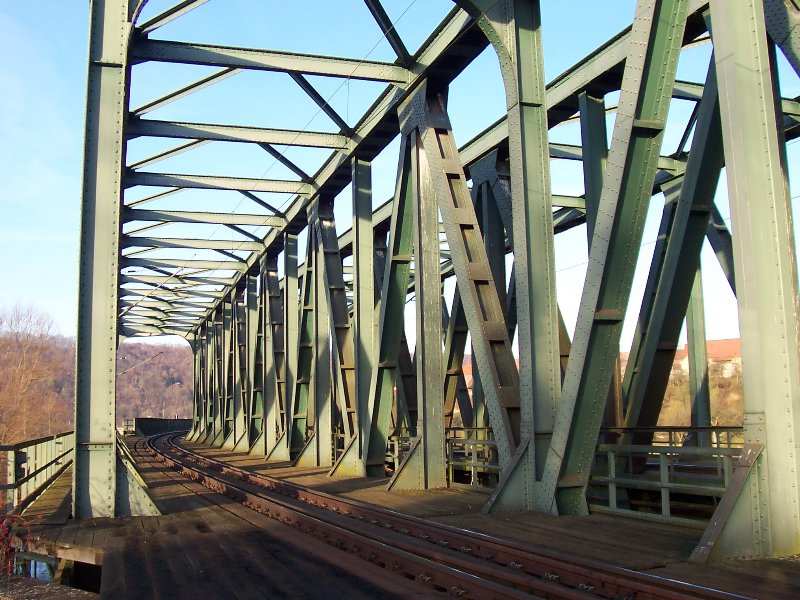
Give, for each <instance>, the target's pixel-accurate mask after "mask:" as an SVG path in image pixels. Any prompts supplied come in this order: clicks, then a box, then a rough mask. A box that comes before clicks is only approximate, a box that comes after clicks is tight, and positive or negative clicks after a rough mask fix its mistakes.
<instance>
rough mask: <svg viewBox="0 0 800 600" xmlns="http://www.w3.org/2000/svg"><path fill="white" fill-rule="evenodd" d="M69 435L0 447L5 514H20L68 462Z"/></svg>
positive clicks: (71, 442)
mask: <svg viewBox="0 0 800 600" xmlns="http://www.w3.org/2000/svg"><path fill="white" fill-rule="evenodd" d="M74 447H75V436H74V434H73V432H71V431H67V432H62V433H58V434H55V435H48V436H44V437H40V438H36V439H33V440H25V441H22V442H17V443H15V444H4V445H2V446H0V453H4V454H5V457H4V458H5V461H4V462H5V473H0V477H2V481H3V482H2V483H0V492H2V493H3V494H4V495H5V511H6V513H11V512H14V511H15V510H16V511H18V510H22V508H24V506H26V505H27V504H28V503H29V502H30V501H32V500H33V499H34V498H35V497H36V496H37V495H38V494H39V493H40V492H41V491H42V490H43V489H44V488H45V487H47V486H48V485H49V484H50V483H51V482H52V481H53V480H54V479H55V478H56V477H57V476H58V475H59V474H60V473H61V472H63V470H64V469H66V468H67V467H68V466H69V464H70V463H71V462H72V454H73V451H74Z"/></svg>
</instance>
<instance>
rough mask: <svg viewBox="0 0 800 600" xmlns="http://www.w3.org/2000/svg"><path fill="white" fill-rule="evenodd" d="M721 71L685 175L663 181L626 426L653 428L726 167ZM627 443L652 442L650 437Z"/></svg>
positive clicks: (706, 94)
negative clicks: (663, 201)
mask: <svg viewBox="0 0 800 600" xmlns="http://www.w3.org/2000/svg"><path fill="white" fill-rule="evenodd" d="M721 135H722V134H721V130H720V121H719V101H718V94H717V83H716V75H715V73H714V71H713V69H712V70H711V71H710V72H709V74H708V77H707V80H706V85H705V88H704V91H703V98H702V99H701V101H700V106H699V109H698V112H697V125H696V129H695V133H694V138H693V140H692V146H691V149H690V152H689V160H688V161H687V165H686V173H685V177H683V178H682V180H680V179H678V180H675V181H673V182H671V183H670V184H668V185H667V186H665V189H664V194H665V196H666V199H667V202H666V204H665V206H664V214H663V216H662V223H661V228H660V230H659V242H658V243H657V245H656V249H655V251H654V253H653V262H652V263H651V266H650V273H649V275H648V281H647V284H646V287H645V296H644V300H643V301H642V308H641V311H640V313H639V323H638V325H637V330H636V332H635V334H634V343H633V346H632V347H631V353H630V357H629V359H628V365H630V366H631V367H632V368H629V369H626V372H625V379H624V381H623V398H624V404H625V408H626V414H625V425H626V426H628V427H654V426H655V425H656V424H657V422H658V415H659V414H660V412H661V405H662V402H663V398H664V393H665V391H666V387H667V384H668V382H669V376H670V372H671V370H672V365H673V362H674V359H675V350H676V349H677V346H678V337H679V335H680V331H681V326H682V324H683V319H684V316H685V315H686V310H687V308H688V305H689V298H690V295H691V291H692V287H693V286H694V280H695V274H696V273H697V269H698V267H699V265H700V250H701V249H702V246H703V241H704V238H705V236H706V234H707V232H708V229H709V218H710V216H711V212H712V206H713V202H714V195H715V193H716V189H717V181H718V180H719V172H720V169H721V168H722V164H723V153H722V144H721ZM621 442H622V443H625V444H630V443H636V444H650V443H651V442H652V434H642V435H641V436H635V437H630V436H625V437H624V438H623V439H622V440H621Z"/></svg>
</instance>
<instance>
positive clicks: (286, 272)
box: [267, 232, 300, 461]
mask: <svg viewBox="0 0 800 600" xmlns="http://www.w3.org/2000/svg"><path fill="white" fill-rule="evenodd" d="M299 302H300V299H299V290H298V287H297V233H296V232H286V233H284V235H283V348H284V352H285V354H284V362H285V381H284V384H283V409H284V412H283V414H282V415H281V416H282V418H283V422H282V424H281V437H279V439H278V441H277V443H276V445H275V447H274V448H270V449H269V450H268V454H267V458H268V459H272V460H275V461H285V460H289V448H290V445H289V444H290V437H291V430H292V407H293V406H294V395H295V384H296V378H297V339H298V333H297V329H298V322H299Z"/></svg>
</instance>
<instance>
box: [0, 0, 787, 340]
mask: <svg viewBox="0 0 800 600" xmlns="http://www.w3.org/2000/svg"><path fill="white" fill-rule="evenodd" d="M171 4H174V2H168V1H162V0H152V2H151V4H150V6H149V8H148V11H149V13H150V14H153V13H157V12H159V11H160V10H161V9H163V8H165V7H166V6H169V5H171ZM384 4H385V7H386V10H387V12H388V13H389V14H390V16H392V17H393V18H394V19H395V20H396V22H397V28H398V30H399V32H400V33H401V35H402V36H403V38H404V40H405V42H406V44H407V45H408V46H409V47H410V49H411V50H412V51H413V49H415V48H416V46H417V45H418V44H419V43H421V42H422V41H423V40H424V38H425V37H426V36H427V34H428V32H429V30H430V24H432V23H433V22H434V21H435V20H438V19H439V18H441V16H442V15H443V14H445V13H446V12H447V11H448V10H449V9H450V7H451V6H452V4H451V3H450V2H449V1H447V0H436V1H434V0H396V1H394V0H387V1H385V2H384ZM634 5H635V2H634V1H633V0H610V1H608V2H601V3H598V2H594V1H589V0H571V1H561V2H543V22H544V27H545V28H544V44H545V71H546V76H547V79H548V81H549V80H550V79H552V78H553V77H555V76H556V75H558V74H559V73H560V72H562V71H563V70H565V69H566V68H568V67H569V66H570V65H571V64H573V63H574V62H575V61H577V60H578V59H579V58H581V57H582V56H583V55H585V54H586V53H588V52H589V51H591V50H592V49H594V48H595V47H597V46H598V45H599V44H601V43H602V42H604V41H605V40H606V39H608V38H609V37H611V36H612V35H613V34H615V33H616V32H617V31H619V30H620V29H622V28H623V27H624V26H625V25H626V24H628V23H629V22H630V19H631V17H632V14H633V8H634ZM254 6H257V7H258V8H254ZM334 6H335V7H336V9H334ZM343 14H347V15H348V18H344V17H343ZM236 15H239V18H238V19H237V16H236ZM298 15H302V19H298V18H297V16H298ZM87 20H88V1H87V0H73V1H71V2H68V1H65V0H36V1H28V2H23V1H15V0H0V31H2V33H3V35H2V36H0V56H3V57H4V59H3V60H2V61H0V81H2V94H0V181H2V182H3V184H2V188H0V189H2V192H0V209H2V214H3V218H2V219H0V280H1V281H2V282H3V284H2V286H0V306H9V305H13V304H22V305H34V306H36V307H37V308H38V309H40V310H41V311H42V312H45V313H47V314H49V315H51V316H52V317H53V319H54V323H55V329H56V331H58V332H59V333H62V334H65V335H74V331H75V320H76V314H77V309H76V296H77V264H78V237H79V226H80V224H79V223H80V222H79V210H80V188H81V153H82V145H83V117H84V97H85V88H86V82H85V77H86V47H87V31H88V22H87ZM234 31H235V32H236V33H234ZM161 35H163V36H164V37H167V38H173V39H183V40H191V41H205V42H208V43H218V44H241V45H253V46H261V47H269V48H277V49H282V50H289V51H300V52H318V53H332V54H339V55H343V56H351V57H358V58H369V59H372V60H392V58H393V55H392V51H391V49H390V48H389V46H388V44H387V43H386V42H385V40H381V34H380V31H379V29H378V28H377V26H376V25H375V24H374V22H373V21H372V20H371V17H370V15H369V13H368V12H367V10H366V9H365V7H364V4H363V2H361V0H346V1H345V0H338V1H337V2H335V3H334V2H322V1H317V0H303V1H302V2H292V3H288V2H279V1H270V2H263V3H262V4H259V5H256V4H254V3H253V2H252V1H250V0H210V1H209V2H208V3H206V4H205V5H203V6H201V7H200V8H198V9H196V10H195V11H193V12H191V13H189V14H188V15H187V16H186V17H183V18H181V19H179V20H177V21H175V22H174V23H173V24H170V25H168V26H167V27H164V28H163V29H162V30H159V31H158V32H157V34H156V35H154V37H159V36H161ZM708 55H709V47H708V46H706V47H701V48H698V49H695V50H692V51H690V52H689V53H686V57H685V58H683V59H682V62H681V65H680V70H679V78H684V79H694V80H701V79H702V76H703V74H704V73H705V69H706V67H707V64H708ZM12 57H13V58H12ZM782 66H783V73H784V74H786V73H787V71H786V69H785V65H784V64H783V62H782ZM206 72H208V70H205V71H204V70H203V68H202V67H193V68H180V67H177V68H176V67H174V66H163V65H145V66H142V67H137V68H136V69H135V71H134V78H135V81H136V82H137V84H136V86H135V87H134V89H133V91H132V94H131V98H132V102H131V105H132V107H136V106H138V105H139V104H141V103H143V102H146V101H147V100H149V99H151V98H155V97H157V96H158V95H159V94H160V93H164V92H167V91H170V90H172V89H174V88H176V87H178V86H179V85H180V83H182V82H188V81H191V80H193V79H195V78H196V77H197V76H202V75H203V74H205V73H206ZM313 81H314V84H315V85H317V86H318V89H319V90H320V93H322V94H323V95H324V96H325V97H326V98H329V97H330V98H331V104H332V105H333V106H334V107H335V108H336V109H337V110H338V111H339V113H340V114H342V115H343V116H345V118H346V120H348V121H349V122H354V121H355V120H356V119H357V118H358V117H359V116H360V114H361V112H362V111H363V109H364V108H365V107H366V106H367V105H368V104H369V100H368V99H367V98H366V97H365V94H369V93H370V91H371V90H373V88H371V87H370V86H374V84H364V83H358V82H351V83H346V84H344V85H343V84H342V82H341V81H340V80H333V79H329V80H325V79H324V78H315V79H314V80H313ZM229 82H230V83H228V82H227V81H226V82H225V83H224V84H219V86H214V87H212V88H209V89H208V90H205V91H203V92H201V93H199V94H197V95H196V97H195V98H192V97H190V98H189V99H187V100H186V101H181V102H185V103H184V104H181V105H180V107H179V108H180V109H181V113H180V118H182V120H190V119H187V118H186V115H187V114H190V115H191V114H193V115H196V116H195V117H194V118H196V119H198V120H199V119H202V118H207V119H210V120H212V121H216V122H222V121H220V120H219V119H217V118H215V114H221V113H220V111H221V110H222V109H220V108H219V107H220V106H223V107H224V110H225V111H228V112H230V111H231V110H233V111H235V112H236V115H237V118H238V117H240V116H241V118H243V119H245V124H251V125H263V126H278V127H293V128H299V129H302V128H308V129H310V130H332V128H331V124H330V122H329V121H327V119H326V117H324V115H319V114H317V113H318V111H317V109H316V107H315V106H314V105H309V102H308V101H307V99H306V98H304V97H303V95H302V93H299V94H298V93H297V91H295V90H293V89H292V88H291V86H287V85H286V82H285V81H281V80H280V79H279V78H278V77H275V74H265V75H264V76H263V77H261V78H260V79H258V80H256V78H255V77H250V76H249V74H244V75H242V76H237V77H236V78H231V79H230V80H229ZM499 82H500V76H499V71H498V68H497V61H496V58H495V57H494V56H493V54H492V53H491V52H487V53H485V54H484V55H482V56H481V57H479V59H478V60H476V61H475V63H474V64H473V65H471V66H470V68H469V69H468V70H467V72H465V73H464V75H463V76H462V77H460V78H459V79H457V80H456V81H455V82H454V84H453V86H452V89H451V96H450V114H451V118H452V121H453V125H454V131H455V134H456V137H457V140H458V142H459V143H463V142H465V141H467V140H468V139H469V138H470V137H472V136H473V135H474V134H476V133H478V132H479V131H481V130H482V129H483V128H484V127H485V126H487V125H489V124H490V123H492V122H493V121H494V120H495V119H496V118H497V117H499V116H500V115H501V113H502V110H503V97H502V93H501V89H500V83H499ZM784 82H785V83H786V85H787V89H786V90H785V91H784V95H792V96H793V95H796V94H798V93H800V90H798V89H797V88H798V86H797V78H796V77H795V76H794V74H791V75H786V76H784ZM376 91H377V88H374V91H372V93H376ZM293 94H294V95H293ZM173 106H174V107H176V108H177V107H178V103H176V104H175V105H173ZM215 107H216V113H215ZM172 110H173V109H172V107H166V108H164V109H160V112H158V114H157V115H156V113H153V116H154V118H165V119H169V118H178V113H177V112H176V113H175V114H174V115H173V113H171V112H170V111H172ZM273 111H279V112H281V113H283V114H284V118H283V119H282V120H281V121H280V122H275V121H272V122H271V121H270V114H272V113H273ZM673 113H674V115H671V119H674V120H676V121H680V120H681V119H685V118H686V116H687V115H688V108H687V107H686V106H684V107H676V108H675V109H674V111H673ZM148 116H150V115H148ZM248 119H250V121H251V122H247V120H248ZM679 135H680V133H679V132H677V129H676V130H675V131H674V132H671V133H670V134H669V137H668V139H667V141H666V142H665V146H666V148H667V150H671V149H670V144H674V143H675V138H676V137H677V136H679ZM553 139H554V140H555V139H557V140H558V141H566V142H571V143H578V142H579V138H578V137H577V128H576V126H571V127H564V128H562V130H561V131H559V132H558V133H555V134H554V138H553ZM244 146H245V145H240V144H228V149H227V151H228V152H229V153H230V154H229V155H228V156H229V159H230V160H229V161H227V163H226V164H225V165H220V167H221V170H227V172H221V173H220V174H229V175H241V176H253V177H259V176H260V177H270V178H275V177H281V176H282V175H283V173H282V171H281V169H283V167H281V166H280V165H277V166H276V165H275V164H274V160H270V161H266V159H265V155H264V154H259V155H258V156H257V157H256V156H255V155H254V154H253V153H252V148H246V147H244ZM153 147H154V146H153V145H152V144H151V145H148V144H147V143H142V142H138V141H137V142H134V143H132V144H131V146H130V149H129V156H130V157H131V158H136V157H138V156H144V155H146V154H148V151H149V150H151V149H152V148H153ZM194 152H196V153H197V154H195V153H194ZM203 152H207V154H206V155H204V154H203ZM292 152H295V153H296V154H295V155H294V156H293V158H295V159H296V160H297V161H298V162H301V163H302V162H303V161H308V164H313V163H314V162H316V161H318V160H319V156H317V155H315V154H314V152H315V151H311V150H292ZM396 152H397V143H396V142H395V143H394V144H392V145H391V146H390V148H389V149H387V151H385V152H384V153H383V154H382V155H381V157H379V158H378V159H377V160H376V161H375V165H374V169H375V200H376V204H377V203H381V202H383V201H384V200H386V199H387V198H388V197H389V196H390V195H391V193H392V188H393V184H394V175H393V173H394V170H395V169H396V160H397V159H396ZM287 155H288V154H287ZM171 160H173V161H175V162H173V163H169V164H168V163H165V170H172V171H173V172H191V169H192V166H193V164H194V167H195V168H197V166H198V165H201V164H208V162H209V161H212V160H216V159H215V157H214V155H213V153H211V152H210V150H208V149H206V148H203V149H200V150H196V151H193V153H186V154H184V155H182V156H181V157H179V158H176V159H171ZM159 166H160V165H159ZM167 166H169V168H168V169H167ZM312 172H313V171H312ZM723 184H724V181H723ZM721 187H722V188H723V189H724V185H723V186H721ZM553 188H554V191H555V192H557V193H580V192H581V191H582V182H581V181H580V168H579V166H578V165H577V164H573V165H565V164H555V163H554V165H553ZM345 193H347V192H345ZM198 197H199V196H198ZM346 203H347V202H346V201H345V202H344V204H346ZM723 204H724V203H723ZM722 210H723V212H724V213H725V214H726V215H727V208H726V207H724V206H723V207H722ZM659 211H660V206H659V202H658V201H657V200H654V202H653V210H652V211H651V213H652V214H651V217H650V219H649V223H648V229H647V231H646V233H645V242H647V243H648V245H646V246H645V249H644V250H643V252H642V259H641V261H640V263H641V265H642V267H641V268H646V267H645V264H646V261H647V258H648V252H647V248H649V249H650V250H652V243H651V241H652V240H654V238H655V228H657V225H658V213H659ZM344 220H345V219H341V221H344ZM559 238H560V239H558V241H557V246H556V247H557V271H558V286H559V295H560V298H559V299H560V302H561V303H562V309H563V311H564V314H565V318H566V320H567V322H568V323H569V324H570V328H571V322H574V319H575V315H576V314H577V300H578V298H579V295H580V288H581V282H582V277H583V272H584V270H585V260H586V258H585V252H586V250H585V245H586V243H585V232H584V230H583V229H582V228H579V229H576V230H574V231H572V232H570V233H568V234H565V235H564V236H559ZM706 258H707V257H706ZM704 260H705V259H704ZM706 262H707V263H712V264H709V266H708V268H707V269H706V277H707V279H708V281H707V283H706V289H707V302H708V301H709V299H708V290H719V289H722V290H723V291H722V292H720V293H718V294H717V293H715V292H712V293H714V294H715V295H713V296H712V298H713V300H712V301H713V302H714V306H715V310H714V311H712V312H713V313H715V314H714V315H709V316H710V317H713V318H710V319H709V324H708V328H709V332H708V333H709V337H712V338H713V337H728V336H731V335H736V327H735V323H734V324H733V325H731V321H732V320H735V319H734V315H735V303H734V302H733V297H732V295H731V294H730V293H729V292H728V293H727V294H726V290H725V286H724V285H722V283H721V282H722V280H721V274H720V273H719V272H718V268H716V267H715V265H714V264H713V261H709V260H706ZM641 268H640V270H641ZM641 286H643V278H642V277H641V276H640V277H638V278H637V289H638V291H635V292H634V301H633V302H634V304H636V305H637V306H638V299H636V298H637V295H638V294H641V289H640V288H641ZM631 334H632V330H631V327H630V326H628V327H626V333H624V334H623V339H625V338H629V337H630V335H631Z"/></svg>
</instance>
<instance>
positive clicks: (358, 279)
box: [330, 157, 377, 476]
mask: <svg viewBox="0 0 800 600" xmlns="http://www.w3.org/2000/svg"><path fill="white" fill-rule="evenodd" d="M351 172H352V178H353V181H352V188H353V198H352V199H353V204H352V206H353V228H352V230H353V319H352V322H351V327H352V340H353V366H354V369H355V390H354V392H355V393H354V400H355V408H356V419H355V421H356V425H357V429H356V431H354V432H353V433H354V435H353V438H352V439H350V440H345V447H344V449H343V450H344V451H343V452H342V455H341V457H340V458H339V460H338V461H337V463H336V464H335V465H334V468H333V469H332V470H331V473H330V474H331V475H356V476H363V475H364V474H365V473H366V471H365V469H364V456H365V454H366V448H365V447H364V440H365V439H366V437H367V436H366V434H365V433H364V430H365V429H366V428H369V422H370V419H369V387H370V381H371V379H372V369H373V357H374V356H375V353H376V351H377V349H376V344H375V336H374V334H375V265H374V262H375V261H374V260H373V256H374V254H375V241H374V236H375V233H374V232H373V230H372V165H371V164H370V162H369V161H366V160H363V159H360V158H358V157H355V158H353V160H352V165H351Z"/></svg>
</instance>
